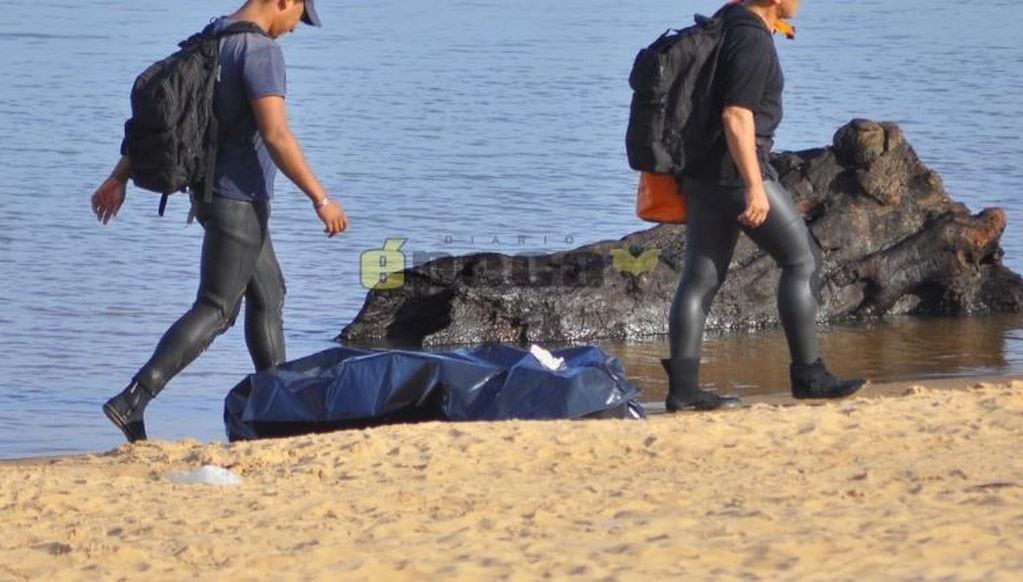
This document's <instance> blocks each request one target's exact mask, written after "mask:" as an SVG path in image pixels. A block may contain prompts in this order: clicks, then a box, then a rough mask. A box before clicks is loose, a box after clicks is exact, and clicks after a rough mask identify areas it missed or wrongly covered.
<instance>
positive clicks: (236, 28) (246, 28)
mask: <svg viewBox="0 0 1023 582" xmlns="http://www.w3.org/2000/svg"><path fill="white" fill-rule="evenodd" d="M246 33H251V34H258V35H259V36H262V37H266V38H270V35H269V34H267V32H266V31H265V30H263V29H262V28H260V27H259V25H257V24H256V23H255V22H250V21H248V20H239V21H238V22H232V23H231V24H229V25H228V26H226V27H224V30H221V31H220V32H218V33H216V36H217V37H225V36H230V35H232V34H246Z"/></svg>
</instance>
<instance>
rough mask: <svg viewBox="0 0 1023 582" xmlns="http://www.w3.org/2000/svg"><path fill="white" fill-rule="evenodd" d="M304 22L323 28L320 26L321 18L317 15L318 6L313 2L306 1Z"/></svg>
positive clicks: (303, 15) (310, 0)
mask: <svg viewBox="0 0 1023 582" xmlns="http://www.w3.org/2000/svg"><path fill="white" fill-rule="evenodd" d="M302 22H304V23H306V24H308V25H310V26H323V25H322V24H320V17H319V16H318V15H317V14H316V5H315V4H314V3H313V0H305V12H303V13H302Z"/></svg>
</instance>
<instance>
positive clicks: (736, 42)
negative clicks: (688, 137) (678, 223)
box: [686, 6, 785, 186]
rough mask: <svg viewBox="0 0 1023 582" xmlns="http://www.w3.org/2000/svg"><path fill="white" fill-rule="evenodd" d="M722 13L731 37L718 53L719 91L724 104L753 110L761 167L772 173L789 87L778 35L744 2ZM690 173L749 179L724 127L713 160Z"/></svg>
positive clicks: (738, 181)
mask: <svg viewBox="0 0 1023 582" xmlns="http://www.w3.org/2000/svg"><path fill="white" fill-rule="evenodd" d="M722 17H723V18H724V23H725V38H724V40H723V44H722V47H721V53H720V56H719V58H718V69H717V72H716V76H715V78H714V92H715V94H716V95H717V97H718V99H719V103H720V105H721V108H722V109H723V108H724V107H725V106H728V105H737V106H740V107H745V108H747V109H749V110H751V111H753V118H754V120H755V123H756V133H757V153H758V157H759V158H760V160H761V162H760V166H761V171H762V172H764V173H765V175H771V172H772V170H771V169H770V164H768V163H767V160H768V155H769V153H770V142H771V139H772V138H773V137H774V132H775V130H776V129H778V125H779V124H780V123H781V119H782V90H783V89H784V87H785V77H784V76H783V75H782V71H781V63H780V62H779V61H778V52H777V50H776V49H775V47H774V39H773V38H772V36H771V32H770V31H769V30H768V28H767V25H766V24H765V23H764V21H763V19H762V18H760V17H759V16H757V15H756V14H754V13H753V12H750V11H749V10H747V9H746V8H743V7H742V6H730V7H728V8H725V10H724V12H723V14H722ZM686 173H687V174H689V175H692V176H695V177H698V178H703V179H708V180H714V181H716V182H719V183H721V184H724V185H731V186H741V185H743V184H744V182H743V180H742V175H741V174H740V173H739V169H738V168H737V167H736V165H735V162H733V161H732V156H731V153H730V152H729V151H728V143H727V141H726V140H725V137H724V134H723V133H722V134H721V136H720V137H719V138H718V139H717V140H715V142H714V144H713V146H712V148H711V153H710V155H709V156H708V158H707V160H706V161H705V162H704V163H701V164H699V165H697V167H695V168H691V169H689V170H687V171H686Z"/></svg>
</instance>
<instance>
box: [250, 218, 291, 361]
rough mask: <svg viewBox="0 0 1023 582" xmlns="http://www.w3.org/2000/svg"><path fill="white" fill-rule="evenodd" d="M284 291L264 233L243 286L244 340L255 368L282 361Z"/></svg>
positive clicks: (283, 357)
mask: <svg viewBox="0 0 1023 582" xmlns="http://www.w3.org/2000/svg"><path fill="white" fill-rule="evenodd" d="M267 208H268V209H269V207H267ZM285 292H286V291H285V286H284V276H283V275H282V274H281V267H280V265H278V263H277V256H276V254H275V253H274V247H273V242H271V240H270V233H269V232H267V235H266V237H265V238H264V240H263V248H262V251H261V252H260V253H259V258H258V259H257V260H256V268H255V270H254V271H253V273H252V278H251V279H250V280H249V285H248V287H246V289H245V343H246V345H248V348H249V355H250V356H251V357H252V363H253V365H254V366H255V368H256V370H257V371H259V370H265V369H267V368H271V367H274V366H277V365H278V364H280V363H282V362H284V360H285V347H284V324H283V310H284V295H285Z"/></svg>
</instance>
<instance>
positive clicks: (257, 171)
mask: <svg viewBox="0 0 1023 582" xmlns="http://www.w3.org/2000/svg"><path fill="white" fill-rule="evenodd" d="M230 24H231V21H230V20H229V19H228V18H227V17H226V16H225V17H221V18H220V19H218V20H217V21H216V22H215V23H214V30H215V31H219V30H222V29H223V28H225V27H227V26H229V25H230ZM219 81H220V82H219V83H218V84H217V93H216V96H215V98H214V107H215V108H216V111H217V117H218V118H219V119H220V136H221V146H220V149H219V151H218V152H217V173H216V185H215V187H214V191H215V192H216V193H217V194H219V195H221V196H224V197H226V198H232V199H234V200H246V201H267V200H270V199H271V198H273V191H274V178H275V177H276V176H277V166H276V164H274V162H273V159H271V157H270V152H269V151H268V150H267V149H266V144H264V143H263V138H262V136H261V135H260V134H259V130H258V128H257V127H256V119H255V117H254V116H253V113H252V105H251V104H250V102H251V101H254V100H256V99H259V98H261V97H268V96H271V95H277V96H280V97H284V96H285V95H287V78H286V75H285V68H284V53H283V52H281V47H280V46H279V45H278V44H277V43H276V42H274V40H273V39H271V38H268V37H265V36H262V35H259V34H253V33H244V34H232V35H230V36H227V37H224V39H223V40H221V41H220V78H219Z"/></svg>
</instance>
